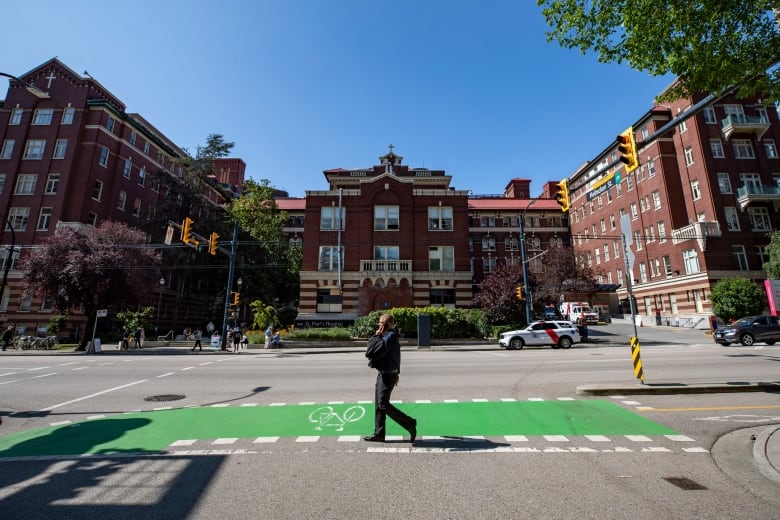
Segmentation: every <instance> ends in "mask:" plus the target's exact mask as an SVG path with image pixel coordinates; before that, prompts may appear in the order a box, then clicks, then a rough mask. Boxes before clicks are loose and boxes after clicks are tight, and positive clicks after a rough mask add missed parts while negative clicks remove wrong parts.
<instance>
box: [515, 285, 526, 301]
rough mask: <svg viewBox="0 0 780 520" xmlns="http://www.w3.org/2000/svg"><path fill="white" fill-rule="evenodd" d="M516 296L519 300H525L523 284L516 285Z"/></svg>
mask: <svg viewBox="0 0 780 520" xmlns="http://www.w3.org/2000/svg"><path fill="white" fill-rule="evenodd" d="M515 296H517V299H518V300H525V286H523V285H522V284H520V285H518V286H517V287H515Z"/></svg>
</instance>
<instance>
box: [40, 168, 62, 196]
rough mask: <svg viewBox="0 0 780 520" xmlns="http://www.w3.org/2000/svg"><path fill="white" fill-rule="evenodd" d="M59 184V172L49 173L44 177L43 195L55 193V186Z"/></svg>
mask: <svg viewBox="0 0 780 520" xmlns="http://www.w3.org/2000/svg"><path fill="white" fill-rule="evenodd" d="M59 184H60V174H59V173H50V174H49V177H48V178H47V179H46V188H44V191H43V193H44V195H53V194H55V193H57V187H58V186H59Z"/></svg>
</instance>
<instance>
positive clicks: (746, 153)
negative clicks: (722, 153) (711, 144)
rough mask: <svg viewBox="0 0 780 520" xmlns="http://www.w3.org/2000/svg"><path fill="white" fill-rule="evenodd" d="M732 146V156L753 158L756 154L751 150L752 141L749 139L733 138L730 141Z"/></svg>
mask: <svg viewBox="0 0 780 520" xmlns="http://www.w3.org/2000/svg"><path fill="white" fill-rule="evenodd" d="M732 146H733V147H734V157H736V158H737V159H755V158H756V154H755V152H753V143H751V142H750V139H734V141H733V142H732Z"/></svg>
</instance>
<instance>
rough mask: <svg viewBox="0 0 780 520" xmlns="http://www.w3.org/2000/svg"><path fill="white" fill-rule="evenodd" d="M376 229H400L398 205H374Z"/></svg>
mask: <svg viewBox="0 0 780 520" xmlns="http://www.w3.org/2000/svg"><path fill="white" fill-rule="evenodd" d="M374 229H375V230H378V231H382V230H385V231H387V230H395V231H397V230H398V206H374Z"/></svg>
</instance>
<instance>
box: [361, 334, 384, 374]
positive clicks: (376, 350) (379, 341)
mask: <svg viewBox="0 0 780 520" xmlns="http://www.w3.org/2000/svg"><path fill="white" fill-rule="evenodd" d="M386 355H387V343H385V338H384V337H382V336H376V335H374V336H371V338H369V340H368V345H366V357H367V358H368V366H369V367H371V368H377V367H379V364H380V363H381V361H382V358H383V357H385V356H386Z"/></svg>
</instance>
